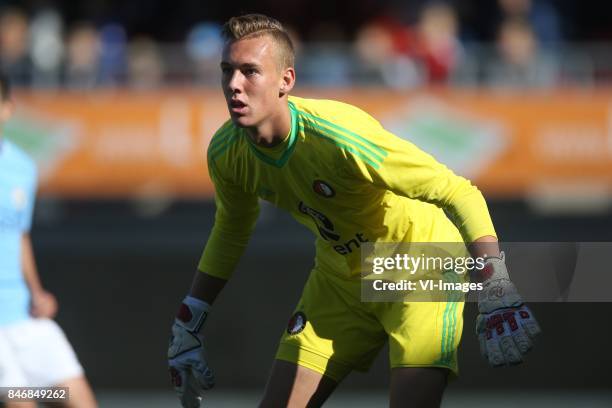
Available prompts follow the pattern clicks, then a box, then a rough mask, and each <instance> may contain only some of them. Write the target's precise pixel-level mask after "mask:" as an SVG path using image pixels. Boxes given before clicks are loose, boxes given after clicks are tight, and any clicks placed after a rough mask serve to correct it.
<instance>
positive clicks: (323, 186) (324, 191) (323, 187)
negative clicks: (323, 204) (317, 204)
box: [312, 180, 336, 198]
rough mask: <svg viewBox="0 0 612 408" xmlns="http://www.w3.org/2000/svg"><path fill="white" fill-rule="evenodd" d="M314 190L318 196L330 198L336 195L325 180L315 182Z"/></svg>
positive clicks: (313, 184)
mask: <svg viewBox="0 0 612 408" xmlns="http://www.w3.org/2000/svg"><path fill="white" fill-rule="evenodd" d="M312 189H313V190H314V192H315V193H317V194H318V195H321V196H323V197H326V198H330V197H333V196H335V195H336V192H335V191H334V189H333V188H331V186H330V185H329V184H327V183H326V182H324V181H323V180H315V181H314V182H313V183H312Z"/></svg>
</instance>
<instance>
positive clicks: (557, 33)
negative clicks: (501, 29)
mask: <svg viewBox="0 0 612 408" xmlns="http://www.w3.org/2000/svg"><path fill="white" fill-rule="evenodd" d="M498 4H499V7H500V10H501V13H502V16H501V17H502V20H507V19H524V20H527V21H529V23H530V24H531V26H532V27H533V31H534V33H535V36H536V37H537V39H538V41H540V43H541V44H543V45H545V46H553V45H556V44H557V43H559V42H560V41H561V38H562V36H561V23H560V18H559V14H558V12H557V10H556V9H555V7H554V6H553V4H552V3H551V2H550V1H547V0H498Z"/></svg>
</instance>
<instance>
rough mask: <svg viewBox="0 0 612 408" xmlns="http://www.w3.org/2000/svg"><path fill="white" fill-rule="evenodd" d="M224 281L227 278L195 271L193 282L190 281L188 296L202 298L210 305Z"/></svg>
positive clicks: (223, 285) (222, 286) (221, 288)
mask: <svg viewBox="0 0 612 408" xmlns="http://www.w3.org/2000/svg"><path fill="white" fill-rule="evenodd" d="M226 283H227V279H223V278H217V277H216V276H212V275H209V274H207V273H206V272H200V271H196V273H195V276H194V277H193V282H192V283H191V290H190V291H189V296H192V297H194V298H197V299H200V300H203V301H204V302H206V303H208V304H209V305H212V304H213V303H214V301H215V299H216V298H217V296H218V295H219V293H220V292H221V291H222V290H223V288H224V287H225V284H226Z"/></svg>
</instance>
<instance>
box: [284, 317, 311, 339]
mask: <svg viewBox="0 0 612 408" xmlns="http://www.w3.org/2000/svg"><path fill="white" fill-rule="evenodd" d="M306 322H307V319H306V315H305V314H304V313H303V312H295V313H294V314H293V316H291V319H289V323H288V324H287V333H288V334H291V335H294V334H298V333H301V332H302V330H304V327H306Z"/></svg>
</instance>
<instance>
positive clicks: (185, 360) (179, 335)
mask: <svg viewBox="0 0 612 408" xmlns="http://www.w3.org/2000/svg"><path fill="white" fill-rule="evenodd" d="M209 311H210V305H209V304H208V303H206V302H204V301H202V300H200V299H196V298H194V297H191V296H187V297H185V299H184V300H183V303H182V304H181V307H180V309H179V312H178V314H177V316H176V318H175V319H174V324H173V325H172V336H171V337H170V346H169V347H168V366H169V369H170V376H171V377H172V384H173V385H174V390H175V391H176V393H177V394H178V396H179V398H180V400H181V404H182V405H183V407H185V408H198V407H199V406H200V401H201V399H202V395H203V394H204V391H205V390H208V389H210V388H212V387H213V386H214V384H215V379H214V375H213V372H212V370H211V369H210V368H209V367H208V363H207V362H206V352H205V350H204V343H203V336H202V335H201V334H200V330H201V329H202V326H203V325H204V321H205V320H206V316H208V313H209Z"/></svg>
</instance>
